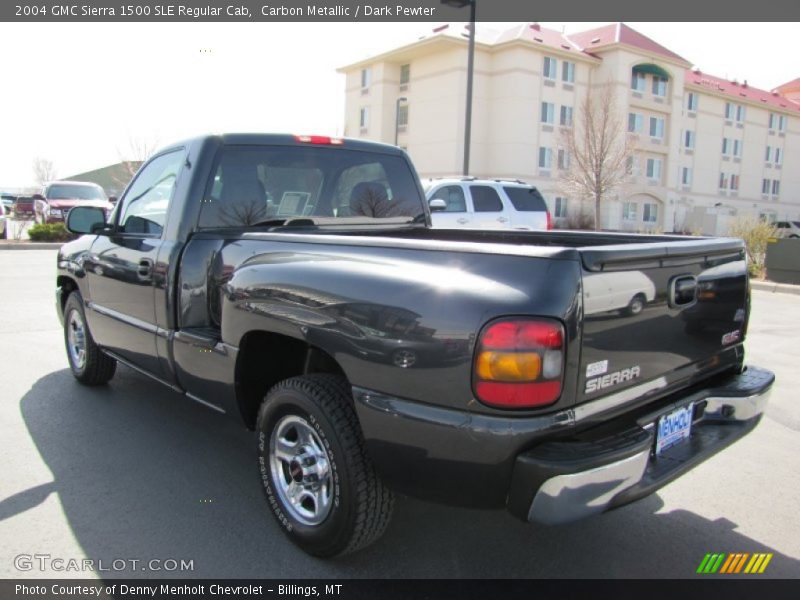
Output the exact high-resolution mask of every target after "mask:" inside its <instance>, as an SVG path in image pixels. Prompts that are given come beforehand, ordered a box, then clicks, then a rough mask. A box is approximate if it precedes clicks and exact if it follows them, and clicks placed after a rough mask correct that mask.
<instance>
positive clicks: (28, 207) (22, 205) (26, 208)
mask: <svg viewBox="0 0 800 600" xmlns="http://www.w3.org/2000/svg"><path fill="white" fill-rule="evenodd" d="M35 205H36V200H34V199H33V196H17V199H16V200H15V201H14V218H16V219H33V218H34V216H35V215H36V210H35Z"/></svg>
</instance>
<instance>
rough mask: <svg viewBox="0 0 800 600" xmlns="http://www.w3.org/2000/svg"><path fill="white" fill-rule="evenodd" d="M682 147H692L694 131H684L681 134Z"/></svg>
mask: <svg viewBox="0 0 800 600" xmlns="http://www.w3.org/2000/svg"><path fill="white" fill-rule="evenodd" d="M683 147H684V148H688V149H691V148H694V131H686V132H685V133H684V136H683Z"/></svg>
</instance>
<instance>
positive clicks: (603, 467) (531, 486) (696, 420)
mask: <svg viewBox="0 0 800 600" xmlns="http://www.w3.org/2000/svg"><path fill="white" fill-rule="evenodd" d="M774 379H775V377H774V375H773V374H772V373H771V372H770V371H766V370H764V369H759V368H756V367H750V368H748V369H747V370H746V371H745V372H744V373H742V374H741V375H737V376H734V377H732V378H731V379H730V380H728V381H726V383H725V384H724V385H722V386H719V387H714V388H708V389H704V390H701V391H699V392H696V393H694V394H691V395H687V396H686V397H683V398H679V399H676V400H674V401H673V402H672V403H671V404H669V405H668V406H664V407H661V408H660V409H659V410H658V411H657V412H655V413H650V414H646V415H643V416H641V417H639V418H638V419H637V420H636V423H633V424H631V426H630V427H628V428H627V429H625V430H624V431H622V432H615V433H614V434H613V435H607V436H604V437H599V438H596V439H589V440H582V441H552V442H545V443H543V444H541V445H539V446H537V447H535V448H534V449H532V450H530V451H528V452H524V453H522V454H520V455H519V456H518V457H517V459H516V463H515V466H514V472H513V475H512V481H511V486H510V489H509V495H508V508H509V510H510V511H511V512H512V513H513V514H515V515H516V516H518V517H521V518H523V519H526V520H528V521H534V522H538V523H544V524H548V525H552V524H559V523H566V522H569V521H575V520H577V519H581V518H583V517H587V516H590V515H592V514H596V513H600V512H603V511H606V510H608V509H611V508H615V507H618V506H622V505H624V504H628V503H629V502H633V501H634V500H638V499H639V498H642V497H644V496H647V495H649V494H651V493H653V492H654V491H656V490H657V489H659V488H660V487H662V486H664V485H666V484H667V483H669V482H670V481H673V480H674V479H675V478H677V477H679V476H680V475H682V474H683V473H685V472H687V471H688V470H690V469H692V468H693V467H695V466H696V465H698V464H700V463H701V462H703V461H705V460H707V459H708V458H710V457H711V456H713V455H714V454H716V453H717V452H719V451H720V450H722V449H724V448H726V447H727V446H729V445H730V444H732V443H733V442H735V441H736V440H738V439H740V438H742V437H743V436H745V435H746V434H747V433H749V432H750V431H752V429H753V428H754V427H755V426H756V425H757V424H758V422H759V420H760V419H761V415H762V413H763V412H764V409H765V407H766V404H767V401H768V398H769V394H770V392H771V389H772V384H773V382H774ZM690 403H692V404H693V407H694V409H693V423H692V435H691V437H690V438H689V439H688V440H686V441H684V442H682V443H680V444H678V445H676V446H674V447H672V448H669V449H667V450H666V451H664V452H662V453H661V454H660V455H659V456H656V455H655V452H654V446H655V430H656V423H657V421H658V418H659V417H660V416H662V415H664V414H667V413H669V412H671V411H673V410H675V409H677V408H679V407H681V406H686V405H688V404H690Z"/></svg>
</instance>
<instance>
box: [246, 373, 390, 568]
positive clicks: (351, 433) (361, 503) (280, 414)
mask: <svg viewBox="0 0 800 600" xmlns="http://www.w3.org/2000/svg"><path fill="white" fill-rule="evenodd" d="M256 430H257V431H256V432H257V436H258V461H259V469H260V472H261V481H262V483H263V486H264V491H265V492H266V495H267V501H268V502H269V506H270V509H271V511H272V514H273V515H274V516H275V518H276V520H277V521H278V524H279V525H280V526H281V528H282V529H283V530H284V532H285V533H286V534H287V535H288V536H289V538H290V539H291V540H292V541H293V542H294V543H295V544H297V545H298V546H300V547H301V548H302V549H303V550H305V551H306V552H308V553H309V554H313V555H314V556H319V557H331V556H336V555H338V554H345V553H348V552H353V551H355V550H358V549H360V548H363V547H365V546H367V545H369V544H371V543H372V542H373V541H375V540H376V539H378V538H379V537H380V536H381V534H383V532H384V530H385V529H386V526H387V525H388V524H389V519H390V517H391V513H392V507H393V504H394V498H393V496H392V493H391V492H390V491H389V490H388V489H386V488H385V487H384V485H383V484H382V483H381V481H380V479H378V476H377V475H376V474H375V470H374V467H373V466H372V463H371V462H370V460H369V457H368V456H367V454H366V450H365V448H364V439H363V436H362V434H361V429H360V427H359V424H358V419H357V418H356V414H355V410H354V408H353V406H352V399H351V391H350V386H349V385H348V383H347V381H346V380H345V379H344V378H343V377H338V376H335V375H306V376H303V377H293V378H291V379H287V380H285V381H283V382H281V383H279V384H277V385H276V386H275V387H273V388H272V389H271V390H270V391H269V393H268V394H267V397H266V398H265V399H264V402H263V404H262V405H261V409H260V410H259V413H258V422H257V427H256Z"/></svg>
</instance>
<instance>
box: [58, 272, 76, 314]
mask: <svg viewBox="0 0 800 600" xmlns="http://www.w3.org/2000/svg"><path fill="white" fill-rule="evenodd" d="M56 285H57V286H58V287H60V288H61V292H62V293H61V306H60V308H61V313H62V314H63V313H64V307H65V306H66V305H67V298H69V295H70V294H71V293H72V292H74V291H75V290H77V289H78V284H77V283H75V280H74V279H70V278H69V277H66V276H64V275H59V276H58V277H57V278H56Z"/></svg>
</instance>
